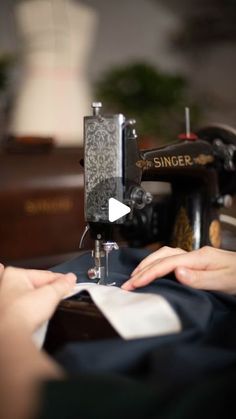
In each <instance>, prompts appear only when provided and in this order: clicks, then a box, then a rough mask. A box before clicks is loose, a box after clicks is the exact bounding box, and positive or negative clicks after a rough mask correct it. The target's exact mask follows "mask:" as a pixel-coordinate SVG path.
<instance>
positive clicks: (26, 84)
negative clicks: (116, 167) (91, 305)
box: [0, 0, 236, 263]
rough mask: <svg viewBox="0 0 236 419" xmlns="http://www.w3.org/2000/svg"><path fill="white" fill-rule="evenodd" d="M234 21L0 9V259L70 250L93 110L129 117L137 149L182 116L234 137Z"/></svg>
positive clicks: (175, 129) (12, 4)
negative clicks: (96, 106) (97, 105)
mask: <svg viewBox="0 0 236 419" xmlns="http://www.w3.org/2000/svg"><path fill="white" fill-rule="evenodd" d="M235 20H236V3H235V0H129V1H125V0H120V1H119V2H117V1H115V0H109V1H108V0H99V1H96V0H83V1H79V0H22V1H20V0H19V1H16V0H1V14H0V144H1V147H2V152H1V155H0V164H1V167H0V170H1V171H2V174H0V177H1V181H0V182H1V183H2V192H0V193H1V194H2V197H1V201H2V210H1V211H2V214H1V220H0V234H1V240H0V241H1V243H2V244H1V246H2V248H0V253H1V252H2V255H3V259H4V260H6V261H8V260H9V261H13V262H14V261H25V260H28V259H29V260H30V261H33V260H34V258H35V257H36V258H37V257H38V256H40V257H43V258H44V257H45V256H47V255H49V254H50V255H52V254H63V255H64V254H65V253H68V252H74V251H77V245H78V243H77V242H78V241H79V235H80V232H81V231H82V228H83V203H82V188H83V180H82V170H81V168H80V167H79V160H80V158H81V156H82V145H83V116H84V115H86V114H90V113H91V107H90V106H91V102H92V101H94V100H99V101H100V100H101V101H102V102H103V105H104V109H105V110H107V111H109V112H110V113H111V112H123V113H124V114H125V115H126V116H127V117H134V118H136V120H137V127H138V133H139V136H140V145H141V146H145V147H146V146H158V145H160V144H163V143H167V142H169V141H172V140H174V139H175V138H176V137H177V135H178V134H179V133H180V132H182V131H183V130H184V107H185V106H189V107H190V110H191V126H192V130H196V129H198V128H199V127H202V126H204V125H207V124H211V123H221V124H226V125H230V126H232V127H233V128H236V86H235V74H236V26H235ZM52 147H54V149H53V151H52ZM66 149H67V151H66ZM49 150H51V154H48V153H49ZM19 156H21V157H19ZM42 167H43V168H44V169H43V173H42ZM78 187H79V188H80V194H81V195H79V194H78V193H77V190H78ZM71 191H73V193H72V192H71ZM4 194H5V195H4ZM68 194H69V195H70V196H69V195H68ZM17 208H18V209H17ZM232 211H233V212H232ZM234 211H235V210H234V209H233V210H231V213H234ZM72 213H73V214H74V215H73V217H74V218H73V217H72ZM78 214H79V215H78ZM36 217H38V218H36ZM47 217H49V218H47ZM58 217H59V218H58ZM60 217H61V218H60ZM63 217H64V218H63ZM14 219H15V220H16V221H15V224H14ZM39 219H40V222H41V223H42V224H41V226H40V227H39ZM49 219H50V220H51V219H53V221H50V222H49V224H50V228H51V230H50V229H49V227H48V225H49V224H48V220H49ZM72 219H73V220H74V221H73V222H72ZM25 220H26V221H25ZM36 220H37V223H36ZM45 220H46V221H45ZM68 220H70V222H69V221H68ZM23 221H25V224H24V223H23ZM63 223H64V224H63ZM68 223H69V224H70V228H71V229H72V230H73V233H74V236H73V234H72V233H70V229H69V224H68ZM36 224H37V225H38V227H37V228H36V227H35V225H36ZM52 225H53V226H52ZM62 225H65V231H63V227H62ZM29 226H30V227H29ZM67 235H69V236H70V239H69V238H68V239H65V237H66V236H67ZM39 236H40V237H39ZM52 236H53V237H55V239H54V240H53V243H51V244H50V245H49V244H48V247H47V243H46V242H48V241H49V240H45V237H52ZM72 236H73V238H72ZM13 237H17V239H16V240H15V242H17V243H18V244H19V246H18V249H17V250H16V251H15V253H14V252H12V244H11V243H12V240H13ZM76 237H78V238H76ZM32 238H33V242H34V243H35V242H37V243H38V245H37V246H36V244H34V246H35V248H34V249H33V247H34V246H32V245H30V243H32ZM62 238H63V240H62ZM23 239H24V240H25V242H24V241H23ZM3 242H4V243H7V242H8V243H9V245H8V247H7V249H5V247H4V246H3ZM39 243H41V244H39ZM26 248H27V249H28V250H27V251H26ZM4 249H5V250H4ZM24 249H25V250H24ZM19 263H20V262H19ZM22 263H23V262H22ZM50 263H52V262H50Z"/></svg>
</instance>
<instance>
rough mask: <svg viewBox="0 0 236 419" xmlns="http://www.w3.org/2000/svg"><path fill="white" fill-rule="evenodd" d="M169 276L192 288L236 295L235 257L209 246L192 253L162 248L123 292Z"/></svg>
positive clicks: (139, 270) (152, 255) (138, 271)
mask: <svg viewBox="0 0 236 419" xmlns="http://www.w3.org/2000/svg"><path fill="white" fill-rule="evenodd" d="M170 272H174V273H175V276H176V278H177V280H178V281H180V282H181V283H183V284H185V285H189V286H191V287H193V288H198V289H203V290H209V291H223V292H226V293H229V294H236V253H235V252H231V251H227V250H222V249H215V248H213V247H210V246H205V247H202V248H201V249H199V250H194V251H192V252H185V251H184V250H182V249H178V248H176V249H174V248H170V247H162V248H161V249H160V250H157V251H156V252H154V253H153V254H151V255H149V256H148V257H147V258H145V259H144V260H143V261H142V262H141V263H140V264H139V265H138V266H137V268H136V269H135V270H134V271H133V273H132V274H131V277H130V279H129V280H128V281H127V282H126V283H124V284H123V286H122V288H123V289H125V290H128V291H132V290H134V289H135V288H139V287H143V286H145V285H147V284H149V283H150V282H152V281H153V280H155V279H157V278H161V277H163V276H164V275H167V274H168V273H170Z"/></svg>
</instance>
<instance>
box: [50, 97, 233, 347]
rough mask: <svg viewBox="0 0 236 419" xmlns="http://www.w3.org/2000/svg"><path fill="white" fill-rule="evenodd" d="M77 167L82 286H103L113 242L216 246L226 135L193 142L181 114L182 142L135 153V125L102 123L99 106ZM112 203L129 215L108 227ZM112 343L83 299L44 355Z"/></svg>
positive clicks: (215, 129) (216, 132) (71, 306)
mask: <svg viewBox="0 0 236 419" xmlns="http://www.w3.org/2000/svg"><path fill="white" fill-rule="evenodd" d="M82 165H83V166H84V211H85V221H86V222H87V226H86V229H85V232H84V234H83V237H82V240H81V241H82V242H83V240H85V237H84V236H85V233H87V232H88V231H89V233H90V238H92V239H93V241H94V250H93V251H92V255H93V263H92V264H91V266H90V267H89V268H88V272H87V279H88V281H89V280H92V281H93V282H94V281H95V282H97V283H99V284H105V285H106V284H108V283H109V260H108V259H109V254H110V252H111V251H113V250H114V249H117V248H118V244H117V243H119V240H124V241H125V243H126V246H127V244H128V246H134V247H135V246H136V247H142V246H145V245H147V244H149V243H154V242H159V243H161V244H163V245H164V244H165V245H170V246H178V247H181V248H183V249H186V250H192V249H197V248H199V247H201V246H203V245H212V246H215V247H220V246H221V237H220V236H221V231H220V219H219V213H220V209H221V208H222V206H226V207H227V206H230V205H231V203H232V196H233V195H234V194H235V192H236V132H235V131H234V130H233V129H232V128H230V127H224V126H219V125H218V126H209V127H206V128H203V129H201V130H199V131H198V132H196V133H195V134H192V133H191V132H190V122H189V110H188V109H186V133H185V134H184V135H181V137H180V138H179V139H177V141H175V142H173V143H172V144H169V145H167V146H163V147H160V148H156V149H151V150H139V147H138V138H137V134H136V131H135V121H134V120H127V119H126V118H125V117H124V115H122V114H118V115H108V116H105V115H103V114H102V111H101V103H94V104H93V115H92V116H86V117H85V118H84V160H83V162H82ZM145 181H152V182H154V183H155V182H159V181H161V182H167V183H168V184H170V185H171V192H170V193H169V194H167V195H164V196H162V197H161V199H160V196H159V195H158V191H157V193H156V194H155V193H154V194H153V196H152V195H151V193H150V192H149V191H147V190H145ZM110 199H113V200H114V199H115V200H116V201H118V202H120V203H122V204H125V205H126V206H127V207H129V209H130V212H129V213H128V214H127V215H126V216H124V217H120V218H119V217H117V219H116V220H114V221H111V218H112V217H111V214H110V208H109V207H110V205H109V202H110ZM113 218H114V217H113ZM115 218H116V217H115ZM78 318H79V320H78ZM78 324H79V325H80V327H78ZM62 331H63V333H62ZM114 336H117V335H116V332H115V331H114V330H113V329H112V327H111V326H110V325H109V323H108V322H107V321H106V319H105V318H104V317H103V316H102V314H101V313H100V312H99V311H98V310H97V309H96V307H95V306H94V305H93V304H92V303H91V301H90V300H89V299H86V298H85V299H84V298H81V299H80V300H73V299H72V300H67V301H64V302H63V303H62V304H61V305H60V307H59V310H57V312H56V315H55V316H54V319H53V321H52V322H51V326H50V329H49V333H48V337H47V340H46V349H47V350H48V351H49V352H53V350H55V348H57V347H58V346H59V345H60V344H62V343H64V342H65V341H67V340H70V341H73V340H84V339H98V338H99V339H102V338H108V337H109V338H111V337H114Z"/></svg>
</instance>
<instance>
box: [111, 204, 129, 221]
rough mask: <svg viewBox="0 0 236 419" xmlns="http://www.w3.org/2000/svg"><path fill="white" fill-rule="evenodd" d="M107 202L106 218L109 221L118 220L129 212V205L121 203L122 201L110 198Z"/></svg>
mask: <svg viewBox="0 0 236 419" xmlns="http://www.w3.org/2000/svg"><path fill="white" fill-rule="evenodd" d="M108 202H109V207H108V218H109V221H111V222H113V221H116V220H118V219H119V218H121V217H123V216H124V215H126V214H128V213H129V212H130V207H128V206H127V205H124V204H122V202H120V201H117V199H115V198H110V199H109V201H108Z"/></svg>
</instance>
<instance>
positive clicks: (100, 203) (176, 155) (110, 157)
mask: <svg viewBox="0 0 236 419" xmlns="http://www.w3.org/2000/svg"><path fill="white" fill-rule="evenodd" d="M95 105H96V104H95ZM134 123H135V121H133V120H126V119H125V117H124V116H123V115H121V114H119V115H111V116H108V117H107V116H103V115H101V114H100V111H99V108H98V107H96V106H95V112H94V115H93V116H89V117H86V118H85V130H84V131H85V137H84V167H85V219H86V220H87V222H88V224H89V226H90V232H91V236H92V238H94V239H95V240H96V239H97V238H98V237H99V239H101V240H114V239H115V238H116V237H117V235H118V236H120V237H123V238H125V239H126V240H127V241H128V243H129V244H130V245H131V246H144V245H146V244H149V243H152V242H155V241H158V242H161V243H162V244H165V245H170V246H174V247H181V248H184V249H185V250H193V249H197V248H199V247H201V246H203V245H212V246H215V247H220V243H221V239H220V222H219V209H220V207H221V206H223V205H229V204H230V195H232V194H234V193H235V191H236V174H235V163H236V133H235V132H234V130H232V129H231V128H228V127H222V126H213V127H207V128H204V129H202V130H199V131H198V132H197V133H196V135H195V134H194V135H193V134H190V135H189V136H188V135H185V136H184V138H182V139H179V140H177V141H175V142H173V143H172V144H169V145H167V146H164V147H160V148H156V149H152V150H139V147H138V140H137V135H136V132H135V128H134ZM145 181H152V182H168V183H170V185H171V194H170V195H168V196H164V197H159V196H158V193H157V195H154V196H153V197H152V199H151V196H150V194H149V193H148V192H147V191H145V189H143V185H145V183H144V182H145ZM141 183H142V186H141ZM112 197H113V198H115V199H117V200H119V201H121V202H122V203H124V204H126V205H128V206H129V207H130V208H131V212H130V214H129V215H128V216H126V217H122V218H120V219H119V220H117V221H115V222H113V223H111V222H110V221H109V214H108V202H109V199H110V198H112Z"/></svg>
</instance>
